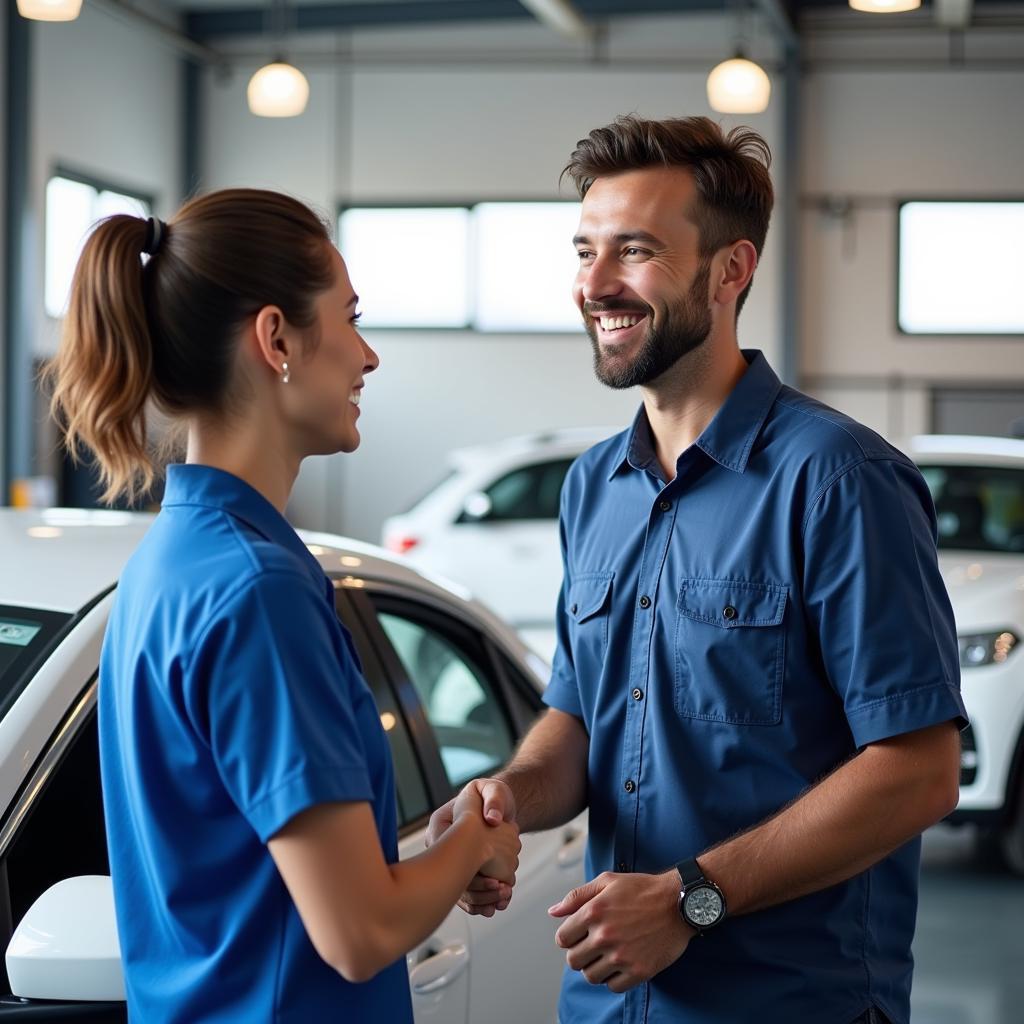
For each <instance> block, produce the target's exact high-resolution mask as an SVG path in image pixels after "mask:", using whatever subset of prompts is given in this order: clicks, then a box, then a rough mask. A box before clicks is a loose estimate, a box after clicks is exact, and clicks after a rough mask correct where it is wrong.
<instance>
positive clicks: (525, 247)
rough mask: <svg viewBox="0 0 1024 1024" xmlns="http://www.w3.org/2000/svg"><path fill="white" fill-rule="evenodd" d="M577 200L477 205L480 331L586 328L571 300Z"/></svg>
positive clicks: (578, 209) (578, 217) (578, 211)
mask: <svg viewBox="0 0 1024 1024" xmlns="http://www.w3.org/2000/svg"><path fill="white" fill-rule="evenodd" d="M579 219H580V204H579V203H480V204H479V205H478V206H476V207H475V208H474V210H473V225H474V229H475V235H476V252H477V280H476V317H475V326H476V327H477V328H478V329H479V330H481V331H574V332H575V331H582V330H583V325H582V321H581V317H580V312H579V310H578V309H577V308H576V305H575V303H574V302H573V300H572V282H573V278H574V277H575V276H576V270H577V266H578V263H579V260H578V258H577V256H576V251H575V249H574V248H573V244H572V239H573V235H575V234H576V229H577V227H578V226H579Z"/></svg>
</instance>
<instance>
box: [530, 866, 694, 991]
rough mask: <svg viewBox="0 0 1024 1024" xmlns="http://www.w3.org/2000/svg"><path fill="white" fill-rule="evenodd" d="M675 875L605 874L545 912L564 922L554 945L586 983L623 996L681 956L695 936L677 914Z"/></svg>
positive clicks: (677, 889)
mask: <svg viewBox="0 0 1024 1024" xmlns="http://www.w3.org/2000/svg"><path fill="white" fill-rule="evenodd" d="M678 901H679V876H678V875H677V874H676V873H675V872H674V871H669V872H666V873H665V874H663V875H643V874H635V875H632V874H630V875H620V874H613V873H612V872H610V871H606V872H605V873H604V874H602V875H598V877H597V878H595V879H594V881H592V882H587V883H586V885H581V886H580V887H579V888H578V889H573V890H572V891H571V892H570V893H569V894H568V895H567V896H565V897H564V898H563V899H562V900H561V901H560V902H558V903H556V904H555V905H554V906H553V907H551V908H549V910H548V913H549V914H550V915H551V916H552V917H565V918H568V919H567V920H566V921H565V922H563V924H562V925H561V927H560V928H559V929H558V931H557V932H556V933H555V941H556V942H557V943H558V945H559V946H561V947H562V948H563V949H565V950H568V952H567V953H566V955H565V959H566V962H567V963H568V964H569V966H570V967H571V968H572V969H573V970H574V971H582V972H583V977H585V978H586V979H587V981H589V982H590V983H591V984H592V985H607V986H608V988H609V989H610V990H611V991H612V992H625V991H626V990H627V989H630V988H633V986H634V985H639V984H640V983H641V982H644V981H647V980H648V979H649V978H653V977H654V975H656V974H658V973H659V972H660V971H663V970H664V969H665V968H666V967H668V966H669V965H670V964H673V963H675V962H676V960H678V959H679V957H681V956H682V955H683V952H684V951H685V950H686V947H687V945H688V944H689V942H690V939H691V938H692V937H693V936H694V935H695V934H696V932H694V931H693V929H692V928H690V927H688V926H687V925H686V923H685V922H684V921H683V919H682V918H681V917H680V916H679V911H678V909H677V904H678Z"/></svg>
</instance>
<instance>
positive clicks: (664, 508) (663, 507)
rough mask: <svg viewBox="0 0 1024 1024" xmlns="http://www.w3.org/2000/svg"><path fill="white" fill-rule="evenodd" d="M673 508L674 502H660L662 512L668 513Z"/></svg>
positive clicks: (659, 506)
mask: <svg viewBox="0 0 1024 1024" xmlns="http://www.w3.org/2000/svg"><path fill="white" fill-rule="evenodd" d="M671 507H672V502H671V501H659V502H658V508H660V509H661V511H662V512H667V511H668V510H669V509H670V508H671Z"/></svg>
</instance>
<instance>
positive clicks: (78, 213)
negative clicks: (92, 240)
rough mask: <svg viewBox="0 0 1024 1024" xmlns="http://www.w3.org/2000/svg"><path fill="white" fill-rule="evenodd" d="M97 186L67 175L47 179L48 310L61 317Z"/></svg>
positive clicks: (54, 315)
mask: <svg viewBox="0 0 1024 1024" xmlns="http://www.w3.org/2000/svg"><path fill="white" fill-rule="evenodd" d="M95 196H96V191H95V189H93V188H91V187H90V186H89V185H83V184H81V182H78V181H68V179H67V178H51V179H50V180H49V181H48V182H47V183H46V284H45V289H46V312H47V314H48V315H49V316H52V317H60V316H63V315H64V310H65V308H66V306H67V302H68V294H69V293H70V291H71V278H72V277H73V276H74V272H75V264H76V263H77V262H78V257H79V254H80V253H81V251H82V245H83V244H84V242H85V238H86V235H87V234H88V233H89V228H90V226H91V225H92V222H93V216H92V204H93V199H94V198H95Z"/></svg>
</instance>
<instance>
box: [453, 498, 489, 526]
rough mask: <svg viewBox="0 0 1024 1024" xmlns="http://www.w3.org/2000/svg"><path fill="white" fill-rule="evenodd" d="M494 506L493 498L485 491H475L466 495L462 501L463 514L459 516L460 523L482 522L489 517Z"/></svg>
mask: <svg viewBox="0 0 1024 1024" xmlns="http://www.w3.org/2000/svg"><path fill="white" fill-rule="evenodd" d="M493 508H494V506H493V504H492V503H491V499H490V498H488V497H487V495H486V494H484V492H483V491H474V492H473V493H472V494H468V495H466V500H465V501H464V502H463V503H462V514H461V515H460V516H459V522H460V523H480V522H483V521H484V520H485V519H487V518H488V517H489V516H490V514H491V511H492V510H493Z"/></svg>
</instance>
